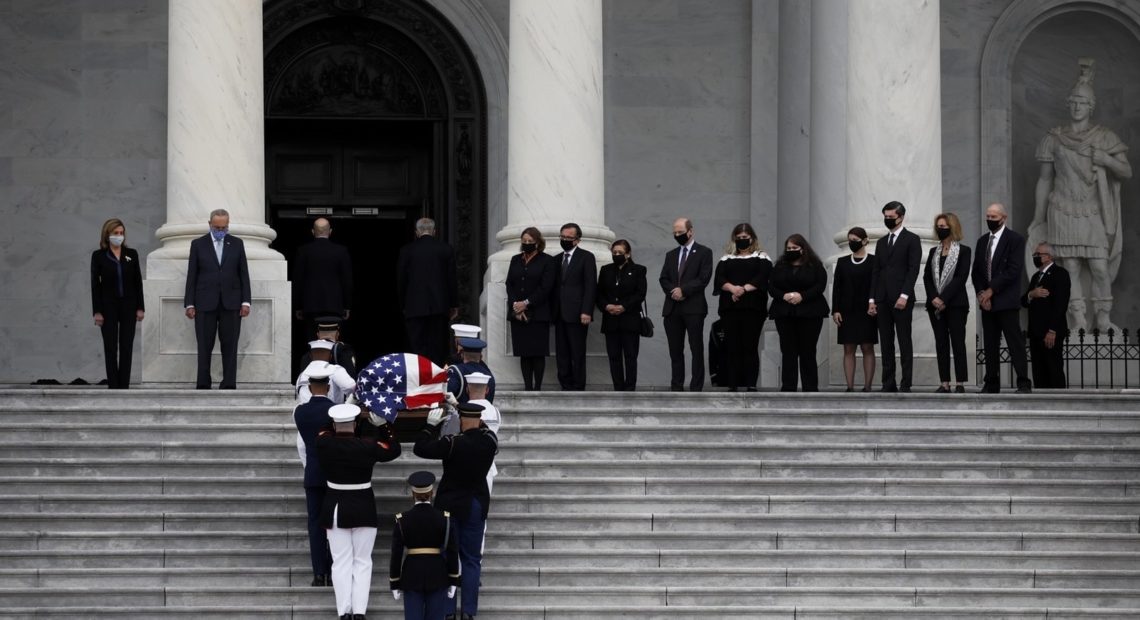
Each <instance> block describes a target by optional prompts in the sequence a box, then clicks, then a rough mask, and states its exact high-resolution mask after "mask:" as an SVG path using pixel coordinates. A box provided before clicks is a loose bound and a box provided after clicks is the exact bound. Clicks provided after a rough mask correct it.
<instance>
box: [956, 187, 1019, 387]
mask: <svg viewBox="0 0 1140 620" xmlns="http://www.w3.org/2000/svg"><path fill="white" fill-rule="evenodd" d="M1007 219H1009V214H1008V213H1007V212H1006V210H1005V206H1004V205H1002V204H1001V203H996V202H995V203H994V204H991V205H990V206H989V207H987V208H986V227H987V228H988V229H989V231H990V232H988V233H986V234H984V235H982V236H981V237H980V238H979V239H978V245H977V246H975V247H976V248H977V249H976V251H975V252H974V268H973V270H972V272H971V277H972V278H973V280H974V290H975V291H977V293H978V306H979V307H980V308H981V315H982V331H983V335H982V345H983V347H984V351H985V355H986V374H985V378H984V379H983V380H982V392H983V393H988V394H997V393H998V392H999V391H1001V359H1000V356H1001V338H1002V336H1003V335H1004V336H1005V344H1006V346H1007V347H1009V359H1010V361H1012V362H1013V371H1014V373H1016V374H1017V391H1018V392H1019V393H1023V394H1024V393H1029V392H1031V391H1033V388H1032V384H1031V383H1030V382H1029V372H1028V364H1027V363H1026V359H1025V337H1024V336H1022V334H1021V322H1020V319H1019V317H1018V313H1019V312H1020V311H1021V281H1022V278H1024V277H1025V237H1022V236H1021V235H1019V234H1017V232H1015V231H1013V230H1011V229H1009V228H1007V227H1006V225H1005V223H1006V220H1007Z"/></svg>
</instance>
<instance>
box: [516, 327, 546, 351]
mask: <svg viewBox="0 0 1140 620" xmlns="http://www.w3.org/2000/svg"><path fill="white" fill-rule="evenodd" d="M511 344H512V345H513V347H514V353H515V357H546V356H548V355H550V322H549V321H511Z"/></svg>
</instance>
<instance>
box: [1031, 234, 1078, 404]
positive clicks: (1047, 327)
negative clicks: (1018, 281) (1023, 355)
mask: <svg viewBox="0 0 1140 620" xmlns="http://www.w3.org/2000/svg"><path fill="white" fill-rule="evenodd" d="M1033 266H1034V267H1037V272H1036V273H1034V274H1033V277H1032V278H1030V279H1029V290H1028V291H1026V293H1025V295H1023V296H1022V297H1021V305H1023V306H1025V307H1026V308H1029V357H1030V358H1031V359H1032V360H1033V385H1035V386H1037V387H1039V388H1053V389H1063V388H1065V387H1066V386H1065V367H1064V365H1065V356H1064V349H1065V337H1066V336H1068V335H1069V321H1068V319H1067V318H1066V317H1065V314H1066V310H1067V309H1068V308H1069V295H1070V289H1071V287H1072V280H1071V279H1070V278H1069V272H1068V271H1065V268H1064V267H1062V266H1060V265H1058V264H1057V263H1055V262H1053V246H1051V245H1049V244H1048V243H1038V244H1037V247H1036V248H1034V250H1033Z"/></svg>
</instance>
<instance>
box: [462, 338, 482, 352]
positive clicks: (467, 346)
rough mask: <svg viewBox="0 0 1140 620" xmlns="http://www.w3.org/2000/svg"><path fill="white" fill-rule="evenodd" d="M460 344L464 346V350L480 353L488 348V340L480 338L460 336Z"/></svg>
mask: <svg viewBox="0 0 1140 620" xmlns="http://www.w3.org/2000/svg"><path fill="white" fill-rule="evenodd" d="M459 346H460V347H463V350H464V351H469V352H471V353H478V352H480V351H482V350H483V349H486V348H487V342H486V341H484V340H480V339H479V338H460V339H459Z"/></svg>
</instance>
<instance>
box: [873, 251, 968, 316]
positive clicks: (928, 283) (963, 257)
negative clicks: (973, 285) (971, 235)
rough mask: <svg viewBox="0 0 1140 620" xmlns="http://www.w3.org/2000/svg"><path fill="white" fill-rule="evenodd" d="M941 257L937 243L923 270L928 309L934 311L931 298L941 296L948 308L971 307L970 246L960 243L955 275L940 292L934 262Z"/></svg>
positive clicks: (923, 283)
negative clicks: (969, 285)
mask: <svg viewBox="0 0 1140 620" xmlns="http://www.w3.org/2000/svg"><path fill="white" fill-rule="evenodd" d="M941 259H942V246H941V245H936V246H934V247H932V248H930V255H929V256H927V257H926V269H925V270H924V271H923V272H922V285H923V286H924V287H925V288H926V309H927V310H929V311H931V312H933V311H934V306H933V305H931V303H930V300H932V299H934V298H935V297H940V298H941V299H942V303H944V304H946V307H948V308H969V307H970V298H969V296H968V295H967V294H966V280H968V279H970V248H969V247H968V246H965V245H962V244H958V264H957V265H955V266H954V275H953V276H951V277H950V281H949V282H947V283H946V290H944V291H942V292H941V293H939V292H938V283H937V282H935V281H934V264H935V263H936V262H938V261H939V260H941ZM896 299H897V297H896ZM876 301H877V300H876Z"/></svg>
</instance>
